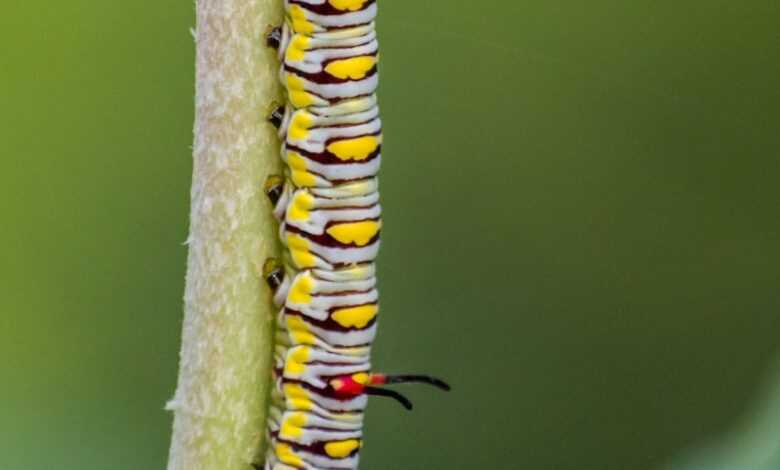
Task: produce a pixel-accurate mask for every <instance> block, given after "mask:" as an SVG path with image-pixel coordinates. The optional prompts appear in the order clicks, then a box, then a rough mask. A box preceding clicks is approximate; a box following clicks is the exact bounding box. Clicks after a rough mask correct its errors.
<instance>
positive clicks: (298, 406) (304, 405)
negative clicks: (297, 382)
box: [287, 398, 314, 411]
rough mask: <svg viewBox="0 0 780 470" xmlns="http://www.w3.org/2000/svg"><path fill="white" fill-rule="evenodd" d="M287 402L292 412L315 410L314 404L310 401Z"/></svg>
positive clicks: (293, 400)
mask: <svg viewBox="0 0 780 470" xmlns="http://www.w3.org/2000/svg"><path fill="white" fill-rule="evenodd" d="M287 402H288V406H289V407H290V409H292V410H301V411H311V410H313V409H314V403H313V402H312V401H311V400H308V399H304V398H290V399H289V400H288V401H287Z"/></svg>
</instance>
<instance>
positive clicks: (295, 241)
mask: <svg viewBox="0 0 780 470" xmlns="http://www.w3.org/2000/svg"><path fill="white" fill-rule="evenodd" d="M287 247H288V248H289V249H290V256H292V259H293V262H294V263H295V265H296V266H298V267H299V268H301V269H305V268H313V267H315V266H316V265H317V258H316V257H315V256H314V255H313V254H311V252H310V251H309V240H306V239H305V238H303V237H301V236H300V235H295V234H292V233H288V234H287Z"/></svg>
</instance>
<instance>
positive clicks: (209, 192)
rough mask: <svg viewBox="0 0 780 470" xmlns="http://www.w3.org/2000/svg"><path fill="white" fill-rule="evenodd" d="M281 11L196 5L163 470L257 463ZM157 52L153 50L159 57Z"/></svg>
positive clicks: (262, 2)
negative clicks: (168, 438)
mask: <svg viewBox="0 0 780 470" xmlns="http://www.w3.org/2000/svg"><path fill="white" fill-rule="evenodd" d="M282 11H283V9H282V1H281V0H198V2H197V28H196V33H195V36H196V47H197V59H196V60H197V64H196V65H197V67H196V68H197V72H196V76H197V77H196V116H195V129H194V131H195V140H194V148H193V159H194V170H193V179H192V195H191V198H192V209H191V213H190V235H189V238H188V244H189V259H188V261H187V280H186V289H185V295H184V324H183V332H182V347H181V356H180V371H179V381H178V386H177V389H176V393H175V396H174V397H173V399H171V401H170V402H169V403H168V405H167V408H168V409H169V410H173V411H174V423H173V437H172V442H171V448H170V456H169V461H168V470H239V469H240V470H247V469H250V468H251V466H250V463H251V462H252V461H258V460H261V459H260V456H259V452H260V449H261V448H262V446H263V442H262V440H263V430H264V427H265V413H266V399H267V395H268V390H269V387H270V385H271V384H270V377H271V372H270V367H271V350H272V330H271V321H272V318H273V316H274V314H275V312H274V309H273V308H272V306H271V298H270V293H269V292H268V289H267V288H266V287H265V285H264V283H263V280H262V276H261V271H262V265H263V262H264V261H265V259H266V258H267V257H269V256H276V257H278V256H279V251H278V250H279V248H278V243H277V236H276V224H275V222H274V220H273V218H272V214H271V207H270V204H269V202H268V201H266V199H265V196H264V194H263V191H262V184H263V182H264V181H265V178H266V177H267V176H268V175H269V174H272V173H279V172H280V167H281V163H280V160H279V146H280V144H279V140H278V138H277V137H276V135H275V132H274V130H273V129H272V127H271V126H270V125H269V124H268V123H267V122H265V119H264V115H265V113H266V112H267V111H268V109H269V106H270V103H271V102H272V101H274V100H276V101H278V100H280V97H281V95H280V93H281V91H280V85H279V83H278V79H277V72H278V68H279V63H278V61H277V59H276V57H275V55H274V53H273V52H272V51H271V50H269V49H267V48H266V47H265V43H264V34H265V32H266V29H267V27H268V26H269V25H275V24H279V23H280V21H281V17H282ZM161 47H162V45H161Z"/></svg>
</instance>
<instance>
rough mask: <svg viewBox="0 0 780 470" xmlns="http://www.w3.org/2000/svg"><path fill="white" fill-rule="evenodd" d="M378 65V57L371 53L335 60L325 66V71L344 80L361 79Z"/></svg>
mask: <svg viewBox="0 0 780 470" xmlns="http://www.w3.org/2000/svg"><path fill="white" fill-rule="evenodd" d="M374 65H376V58H375V57H374V56H370V55H363V56H358V57H352V58H349V59H341V60H334V61H333V62H331V63H329V64H328V65H327V66H326V67H325V71H326V72H328V73H329V74H331V75H332V76H334V77H336V78H340V79H342V80H345V79H348V78H350V79H352V80H360V79H362V78H365V76H366V74H367V73H368V72H369V70H371V69H372V68H374Z"/></svg>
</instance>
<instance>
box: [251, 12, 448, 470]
mask: <svg viewBox="0 0 780 470" xmlns="http://www.w3.org/2000/svg"><path fill="white" fill-rule="evenodd" d="M375 16H376V1H375V0H286V1H285V17H286V19H285V23H284V25H283V26H281V27H279V28H274V29H273V30H272V31H271V32H270V33H269V34H268V36H267V38H266V39H267V42H268V45H269V46H270V47H273V48H276V49H278V51H279V58H280V60H281V62H282V65H281V70H280V79H281V81H282V83H283V85H284V87H285V89H286V96H287V103H286V104H285V105H284V106H280V107H275V109H274V110H273V111H272V112H271V114H270V117H269V118H268V119H269V121H270V122H271V123H273V124H274V125H275V126H276V127H277V128H278V130H279V136H280V138H281V140H282V151H281V154H282V159H283V160H284V162H285V164H286V169H285V175H283V176H281V175H274V176H271V177H269V179H268V180H267V181H266V184H265V192H266V194H267V196H268V197H269V199H270V200H271V203H272V204H273V206H274V216H275V217H276V218H277V220H279V222H280V227H279V234H280V237H281V240H282V243H283V245H284V246H285V248H286V250H285V259H284V260H281V261H280V260H276V259H269V260H267V261H266V263H265V266H264V276H265V279H266V282H267V283H268V285H269V287H270V288H271V290H272V291H273V292H274V297H273V302H274V304H275V305H276V306H277V307H278V308H279V309H280V312H279V314H278V317H277V321H276V334H275V348H274V368H273V380H274V384H275V386H274V387H273V391H272V393H271V398H270V411H269V418H268V434H267V438H268V443H269V449H268V452H267V455H266V460H265V463H264V465H262V466H257V468H258V469H259V468H263V469H264V470H295V469H312V470H316V469H323V470H326V469H327V470H331V469H357V467H358V452H359V450H360V448H361V447H362V437H363V431H362V428H363V412H364V410H365V408H366V405H367V401H368V396H370V395H374V396H385V397H390V398H394V399H396V400H397V401H399V402H400V403H401V404H402V405H403V406H404V407H405V408H407V409H411V408H412V404H411V402H409V400H408V399H407V398H406V397H404V396H403V395H401V394H400V393H398V392H396V391H393V390H389V389H386V388H382V386H383V385H389V384H399V383H406V382H421V383H427V384H430V385H433V386H435V387H438V388H440V389H443V390H449V386H448V385H447V384H446V383H444V382H443V381H441V380H439V379H436V378H433V377H429V376H425V375H386V374H379V373H373V372H371V364H370V357H369V356H370V350H371V343H372V342H373V340H374V337H375V335H376V328H377V315H378V313H379V305H378V292H377V289H376V269H375V265H374V260H375V259H376V256H377V252H378V250H379V232H380V229H381V226H382V222H381V208H380V205H379V190H378V181H377V173H378V171H379V165H380V159H381V157H380V149H381V144H382V125H381V121H380V120H379V108H378V106H377V99H376V96H375V91H376V88H377V80H378V74H377V61H378V58H379V55H378V44H377V39H376V32H375V30H374V18H375Z"/></svg>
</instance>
